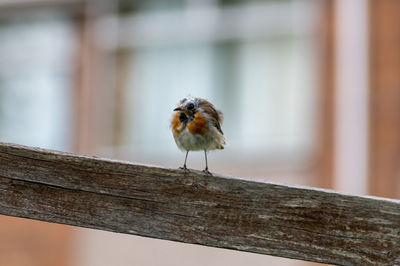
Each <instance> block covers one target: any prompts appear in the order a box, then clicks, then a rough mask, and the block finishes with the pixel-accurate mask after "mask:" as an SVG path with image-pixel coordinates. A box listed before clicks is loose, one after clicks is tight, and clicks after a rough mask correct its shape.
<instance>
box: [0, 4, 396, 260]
mask: <svg viewBox="0 0 400 266" xmlns="http://www.w3.org/2000/svg"><path fill="white" fill-rule="evenodd" d="M398 14H400V1H398V0H380V1H378V0H369V1H367V0H353V1H346V0H279V1H278V0H251V1H244V0H146V1H141V0H115V1H111V0H108V1H106V0H0V141H2V142H13V143H18V144H24V145H29V146H38V147H42V148H50V149H56V150H62V151H70V152H75V153H81V154H88V155H96V156H102V157H108V158H116V159H124V160H129V161H134V162H139V163H145V164H156V165H161V166H165V167H171V168H177V167H178V166H180V165H181V164H182V163H183V159H184V153H182V152H180V151H179V150H178V149H177V148H176V146H175V143H174V140H173V138H172V134H171V132H170V129H169V120H170V118H171V115H172V109H173V108H174V107H175V106H176V103H177V102H178V100H179V99H180V98H183V97H185V96H188V95H192V96H200V97H204V98H206V99H209V100H210V101H211V102H213V103H214V104H215V105H216V106H217V108H219V109H221V110H222V111H223V112H224V113H225V121H224V124H223V126H222V128H223V130H224V132H225V135H226V137H227V140H228V146H227V147H226V149H225V150H223V151H218V152H211V153H210V154H209V166H210V169H211V171H213V172H220V173H225V174H230V175H237V176H246V177H252V178H257V179H265V180H269V181H277V182H284V183H292V184H302V185H309V186H317V187H323V188H331V189H336V190H340V191H346V192H350V193H354V194H370V195H376V196H384V197H391V198H400V181H399V180H400V109H399V108H400V51H399V49H400V28H399V25H400V16H399V15H398ZM188 166H189V167H190V168H196V169H203V167H204V159H203V154H202V153H191V154H190V155H189V160H188ZM310 264H311V263H307V262H300V261H296V260H288V259H282V258H275V257H270V256H262V255H257V254H248V253H243V252H236V251H231V250H223V249H215V248H208V247H201V246H195V245H188V244H180V243H175V242H170V241H162V240H155V239H148V238H142V237H135V236H128V235H121V234H113V233H108V232H101V231H96V230H89V229H80V228H75V227H70V226H63V225H57V224H50V223H43V222H37V221H30V220H25V219H17V218H11V217H5V216H0V265H1V266H6V265H7V266H36V265H37V266H52V265H61V266H102V265H116V266H119V265H120V266H125V265H152V266H153V265H154V266H156V265H157V266H158V265H160V266H161V265H171V266H172V265H189V266H191V265H193V266H197V265H199V266H200V265H233V266H235V265H310ZM315 265H317V264H315Z"/></svg>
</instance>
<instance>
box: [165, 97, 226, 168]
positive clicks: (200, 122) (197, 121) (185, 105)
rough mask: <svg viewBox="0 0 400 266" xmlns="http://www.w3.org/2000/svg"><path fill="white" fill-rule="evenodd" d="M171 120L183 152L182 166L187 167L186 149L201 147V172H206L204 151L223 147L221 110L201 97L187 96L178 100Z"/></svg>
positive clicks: (175, 136) (205, 152) (191, 149)
mask: <svg viewBox="0 0 400 266" xmlns="http://www.w3.org/2000/svg"><path fill="white" fill-rule="evenodd" d="M174 111H175V113H174V116H173V118H172V121H171V128H172V134H173V136H174V139H175V142H176V145H177V146H178V148H179V149H181V150H183V151H186V156H185V162H184V164H183V167H180V169H183V170H184V171H185V172H186V171H188V169H187V168H186V160H187V157H188V154H189V151H199V150H203V151H204V155H205V159H206V168H205V169H204V170H203V172H204V173H206V174H209V175H211V173H210V172H209V171H208V163H207V151H209V150H216V149H223V148H224V145H225V137H224V133H223V132H222V129H221V123H222V120H223V118H224V116H223V114H222V112H221V111H218V110H217V109H215V107H214V105H213V104H211V103H210V102H208V101H206V100H204V99H201V98H192V97H186V98H183V99H182V100H180V101H179V103H178V107H177V108H175V109H174Z"/></svg>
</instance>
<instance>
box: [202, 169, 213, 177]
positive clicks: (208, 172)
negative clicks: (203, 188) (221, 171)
mask: <svg viewBox="0 0 400 266" xmlns="http://www.w3.org/2000/svg"><path fill="white" fill-rule="evenodd" d="M203 173H205V174H206V175H213V174H212V173H211V172H210V171H208V169H207V168H206V169H204V170H203Z"/></svg>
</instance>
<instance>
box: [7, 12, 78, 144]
mask: <svg viewBox="0 0 400 266" xmlns="http://www.w3.org/2000/svg"><path fill="white" fill-rule="evenodd" d="M75 37H76V36H75V29H74V26H73V24H72V23H71V21H70V19H69V17H67V16H65V15H61V14H52V13H49V12H46V13H33V14H26V13H25V15H19V16H13V17H5V18H3V19H2V20H1V23H0V43H1V46H0V62H2V63H1V64H0V138H1V141H3V142H14V143H19V144H25V145H32V146H40V147H48V148H55V149H61V150H68V149H69V147H70V141H71V112H72V108H71V100H72V99H71V97H72V86H73V79H74V77H73V67H74V64H75V62H74V51H75Z"/></svg>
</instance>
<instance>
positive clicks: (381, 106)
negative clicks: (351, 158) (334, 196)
mask: <svg viewBox="0 0 400 266" xmlns="http://www.w3.org/2000/svg"><path fill="white" fill-rule="evenodd" d="M369 5H370V7H369V10H370V12H369V13H370V14H369V17H370V33H369V35H370V58H371V60H370V81H369V82H370V97H369V98H370V117H371V121H370V152H369V154H370V158H369V161H370V164H369V166H370V169H369V171H370V189H369V190H370V193H371V194H373V195H376V196H381V197H382V196H385V197H392V198H400V178H399V177H400V163H399V162H400V138H399V136H400V115H399V106H400V78H399V71H400V53H399V47H400V28H399V27H397V25H399V23H400V16H399V12H400V1H397V0H381V1H369Z"/></svg>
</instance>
